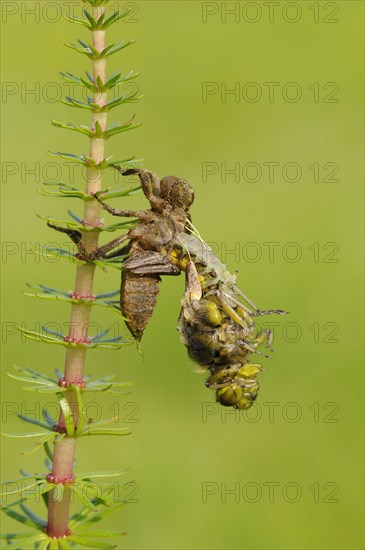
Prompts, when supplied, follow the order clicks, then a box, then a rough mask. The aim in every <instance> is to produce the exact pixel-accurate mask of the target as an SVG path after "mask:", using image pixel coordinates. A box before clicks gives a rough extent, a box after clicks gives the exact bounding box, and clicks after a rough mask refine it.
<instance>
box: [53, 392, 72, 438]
mask: <svg viewBox="0 0 365 550" xmlns="http://www.w3.org/2000/svg"><path fill="white" fill-rule="evenodd" d="M56 395H57V397H58V401H59V404H60V407H61V410H62V413H63V417H64V419H65V425H66V432H67V435H68V437H74V435H75V423H74V420H73V416H72V410H71V407H70V405H69V402H68V401H67V399H66V398H65V397H64V396H63V394H62V393H61V392H60V393H57V394H56Z"/></svg>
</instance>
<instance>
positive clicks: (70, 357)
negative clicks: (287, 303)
mask: <svg viewBox="0 0 365 550" xmlns="http://www.w3.org/2000/svg"><path fill="white" fill-rule="evenodd" d="M92 12H93V17H94V19H99V17H100V16H101V15H102V14H103V13H104V7H94V8H93V9H92ZM92 44H93V46H94V48H96V49H97V50H98V51H99V52H101V51H102V50H103V49H104V48H105V31H103V30H95V31H92ZM93 77H94V83H95V84H96V79H97V77H100V78H101V80H102V81H103V82H105V81H106V59H99V60H93ZM106 95H107V94H106V93H102V94H97V93H96V94H94V98H93V100H94V102H95V103H98V104H99V105H100V106H102V105H105V102H106ZM106 121H107V113H96V112H94V113H93V117H92V128H94V127H95V124H96V122H98V123H99V124H100V126H101V128H102V129H103V131H104V130H105V129H106ZM104 149H105V142H104V140H103V139H95V138H92V139H91V143H90V154H89V156H90V157H91V158H93V159H94V160H95V163H99V162H101V161H102V160H103V158H104ZM101 187H102V171H101V170H98V169H96V168H94V167H89V168H88V170H87V183H86V192H87V193H95V192H97V191H100V190H101ZM84 204H85V205H84V223H85V225H88V226H93V227H98V226H99V224H100V205H99V203H98V201H96V200H95V201H85V203H84ZM98 237H99V232H98V231H86V232H84V233H83V236H82V241H83V244H84V247H85V248H86V249H87V250H88V251H90V252H91V251H92V250H95V249H96V248H97V246H98ZM94 272H95V265H94V264H93V263H86V264H84V265H79V266H77V269H76V282H75V293H77V295H79V296H90V295H91V294H92V289H93V280H94ZM90 309H91V308H90V307H89V306H85V305H78V304H74V305H73V306H72V310H71V321H70V331H69V336H70V339H71V340H72V341H73V340H83V339H86V338H87V335H88V324H89V318H90ZM85 356H86V350H84V349H81V348H77V347H75V348H68V349H67V351H66V360H65V372H64V380H65V382H66V383H67V384H70V383H74V384H78V383H79V382H81V381H82V380H83V376H84V366H85ZM65 397H66V399H67V400H68V402H69V405H70V407H71V410H72V411H73V419H74V424H75V426H77V421H78V418H77V417H78V412H79V411H78V409H77V401H76V392H75V391H72V390H69V391H66V392H65ZM59 425H60V426H61V427H63V426H64V419H63V417H62V414H61V417H60V421H59ZM75 450H76V438H74V437H71V438H70V437H67V436H66V437H65V438H64V439H63V440H62V441H60V442H59V443H56V444H55V448H54V457H53V468H52V475H53V476H54V477H55V478H56V479H57V480H59V481H60V482H62V480H71V479H72V477H73V462H74V456H75ZM55 492H56V489H54V490H53V491H51V493H50V495H49V506H48V524H47V533H48V535H49V536H51V537H55V538H59V537H63V536H65V535H67V534H68V533H69V531H68V522H69V512H70V489H69V488H68V487H65V490H64V495H63V498H62V500H61V501H57V500H55V498H54V497H55Z"/></svg>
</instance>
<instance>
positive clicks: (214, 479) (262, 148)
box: [1, 0, 364, 550]
mask: <svg viewBox="0 0 365 550" xmlns="http://www.w3.org/2000/svg"><path fill="white" fill-rule="evenodd" d="M58 4H59V6H61V7H62V9H63V11H66V10H67V9H68V7H67V6H66V5H64V4H63V2H59V3H58ZM65 4H68V5H70V3H65ZM80 4H81V2H80ZM116 4H117V2H111V6H112V7H115V5H116ZM120 4H121V5H123V3H122V2H121V3H120ZM128 4H130V5H131V6H132V8H133V15H132V16H131V17H130V18H129V20H127V21H126V22H124V23H121V24H119V26H115V27H114V28H113V29H112V30H111V31H110V33H109V39H110V40H111V39H117V38H120V37H122V38H136V39H137V40H138V41H137V44H136V45H135V46H133V47H132V48H130V49H127V50H125V51H123V52H121V53H120V54H117V55H115V56H113V57H112V58H111V60H110V64H109V70H110V72H112V71H114V70H116V69H117V68H121V69H122V71H124V72H126V71H128V70H129V69H131V68H133V69H135V70H139V71H140V72H141V77H140V78H139V79H138V81H136V82H138V86H139V87H140V89H141V91H143V93H145V97H144V98H143V100H142V101H141V102H140V103H139V104H136V105H129V106H125V107H123V108H121V109H119V110H118V111H113V112H112V114H111V117H110V121H114V120H126V119H127V118H129V116H130V115H132V114H133V113H135V114H136V120H137V121H143V126H142V127H141V128H140V129H138V130H135V131H133V132H130V133H127V134H122V135H120V136H119V137H117V138H114V139H113V140H111V141H110V142H107V154H108V155H114V156H115V158H118V159H119V158H126V157H128V156H131V155H133V154H135V155H136V156H137V157H139V158H140V157H143V158H144V159H145V163H144V166H146V167H148V168H150V169H153V170H154V171H156V172H157V173H158V174H159V175H160V176H163V175H167V174H174V175H179V176H183V177H185V178H186V179H188V181H189V182H190V183H191V184H192V186H193V187H194V188H195V190H196V201H195V204H194V206H193V209H192V215H193V221H194V223H195V225H196V226H197V227H198V228H199V231H200V233H201V234H202V236H203V237H204V238H205V239H206V240H207V241H208V242H210V243H213V246H214V247H215V249H216V250H217V252H218V254H219V255H221V257H222V258H223V260H224V261H226V262H227V264H228V266H229V268H230V269H231V270H232V271H233V270H235V269H238V270H239V278H238V280H239V284H240V286H241V288H242V289H243V290H244V291H245V292H247V294H248V295H249V296H250V297H251V298H253V299H254V300H255V301H256V303H258V305H259V306H260V307H261V308H271V307H278V308H285V309H287V310H288V311H290V317H287V318H279V319H276V318H270V319H267V321H279V325H278V326H276V327H275V342H274V344H275V345H274V348H275V353H274V356H273V359H272V361H268V360H264V361H263V364H264V366H265V367H267V370H266V371H265V372H264V373H262V375H261V377H260V383H261V391H260V394H259V398H258V402H257V404H256V405H255V406H254V407H253V408H252V409H251V410H250V411H249V412H248V413H247V414H244V413H242V414H238V413H237V414H236V413H234V412H232V411H229V410H226V409H220V408H218V406H216V405H215V404H214V395H213V392H210V391H208V390H207V389H206V388H205V387H204V380H205V375H204V374H202V373H200V374H198V373H196V372H194V370H196V369H195V366H194V365H193V364H192V363H191V362H190V361H189V359H188V357H187V353H186V350H185V349H184V347H183V346H182V345H181V344H180V342H179V337H178V334H177V332H176V324H177V317H178V313H179V305H180V299H181V296H182V292H183V277H180V278H171V279H165V280H164V281H163V284H162V285H161V294H160V297H159V302H158V307H157V309H156V312H155V314H154V317H153V319H152V321H151V323H150V326H149V327H148V329H147V331H146V333H145V336H144V338H143V356H144V357H143V358H142V357H141V355H140V354H139V353H138V352H137V350H136V349H135V347H134V346H130V347H127V348H125V349H122V350H121V351H118V352H112V351H105V352H102V353H98V352H90V354H89V355H88V362H87V372H88V373H91V374H92V375H93V376H95V377H99V376H101V375H103V374H109V373H117V376H118V378H119V379H122V380H135V381H136V384H135V386H134V388H133V391H132V394H131V395H130V396H128V397H127V398H126V399H124V400H119V401H118V400H117V399H116V398H115V397H111V398H110V397H109V398H108V397H107V396H103V398H100V397H99V396H97V397H96V398H95V401H94V405H90V410H89V413H90V416H95V415H102V416H103V417H104V418H107V417H110V416H111V415H112V414H114V413H115V412H116V411H119V414H120V417H121V419H122V420H124V421H125V423H126V424H128V425H130V426H131V427H132V428H133V435H132V436H129V437H128V438H121V439H120V440H118V441H117V440H116V439H112V438H107V437H105V438H103V439H98V440H97V439H91V438H90V440H85V441H81V442H80V443H79V445H78V451H77V468H78V469H79V470H81V471H87V470H98V469H103V468H104V469H108V470H112V469H118V468H124V467H128V468H129V469H130V470H129V472H128V474H127V475H126V479H129V480H134V484H133V485H131V486H129V488H125V489H123V490H122V494H121V496H122V497H127V496H129V497H130V498H131V495H132V492H134V493H135V494H134V495H133V500H134V501H133V502H130V503H129V505H128V506H127V507H126V508H125V509H124V510H122V511H121V512H120V513H119V514H118V515H117V516H113V517H111V518H109V519H108V520H107V521H105V523H104V527H110V528H120V527H122V528H123V529H126V530H127V531H128V535H127V537H126V538H124V539H123V540H122V541H121V543H120V546H119V547H120V548H128V549H131V550H134V549H165V548H166V549H167V548H169V549H178V548H179V549H181V548H186V549H197V548H199V549H217V548H221V549H227V550H228V549H241V548H247V549H274V548H275V549H292V548H295V549H327V548H331V549H345V548H346V549H349V548H351V549H360V548H363V547H364V546H363V538H362V522H363V509H362V506H363V504H362V503H363V500H362V496H363V495H362V493H363V468H362V465H363V446H362V444H363V362H362V359H363V357H362V349H363V317H362V311H361V307H362V306H361V304H362V298H363V296H362V275H363V273H362V255H363V243H362V208H363V206H362V204H363V200H362V194H363V184H362V180H363V173H362V155H363V88H362V78H361V77H362V73H363V53H362V52H363V49H362V48H363V15H364V14H363V11H364V5H363V3H362V2H357V1H354V2H352V1H345V2H344V1H340V2H329V3H326V2H314V3H311V2H307V1H302V2H295V3H288V2H280V3H279V5H278V6H276V7H275V6H274V7H272V8H270V10H269V7H268V4H274V3H265V2H264V3H262V2H251V3H247V2H203V3H201V2H196V1H194V2H190V1H182V2H180V1H174V2H166V1H165V2H155V1H152V0H151V1H143V2H138V3H134V2H129V3H128ZM55 5H56V6H55ZM9 6H10V7H9ZM37 6H38V7H37ZM237 6H238V8H237ZM71 8H72V9H75V14H76V13H77V12H78V11H79V10H78V8H77V2H76V3H73V4H71ZM225 8H226V9H232V8H234V9H235V10H238V11H235V13H234V14H233V15H232V14H231V15H229V14H228V13H225V12H224V9H225ZM274 8H275V11H274V12H272V11H271V9H274ZM29 10H35V15H32V14H30V13H29ZM2 23H3V24H2V27H3V29H2V30H3V46H4V48H3V53H2V67H3V75H2V77H3V82H4V84H3V92H4V93H3V103H2V115H3V128H2V172H3V174H2V238H3V248H2V264H3V265H2V269H3V279H2V281H3V287H2V296H3V301H2V329H3V330H2V332H3V334H2V343H3V346H2V350H3V356H2V370H1V376H2V392H3V393H2V400H3V411H2V412H3V414H2V419H3V430H4V431H7V432H9V431H10V432H11V431H22V430H27V427H26V426H24V425H22V424H21V423H20V422H19V421H18V420H17V419H16V417H15V414H14V413H15V409H16V407H19V410H21V411H22V412H25V411H26V409H28V412H29V411H30V410H32V409H36V410H40V409H41V408H42V407H43V406H45V405H47V404H49V402H50V399H48V398H47V397H45V398H42V396H38V395H37V394H33V393H27V392H24V391H20V390H19V386H18V384H17V383H16V382H15V381H12V380H10V379H8V378H7V376H6V371H7V370H9V369H10V367H11V365H12V364H13V363H16V364H18V365H29V366H31V367H33V368H35V369H38V370H40V371H43V372H46V373H51V372H52V371H53V369H54V368H55V367H58V368H60V369H62V367H63V361H64V351H63V349H61V348H58V347H55V349H53V348H50V347H47V346H45V345H40V344H35V343H31V342H26V343H24V342H22V340H21V338H20V336H19V334H16V333H15V330H14V326H15V324H16V323H18V324H19V323H24V325H25V326H26V327H27V328H29V329H31V330H32V329H34V328H37V325H38V326H39V325H40V324H44V323H51V322H53V323H58V324H59V325H61V326H62V324H63V323H67V321H68V319H69V308H68V307H67V306H66V305H62V304H58V305H56V304H52V303H49V302H46V301H35V300H34V299H31V298H27V297H25V296H24V295H22V291H23V290H24V287H25V282H31V283H38V282H42V283H45V284H48V285H50V286H54V287H56V288H64V289H67V290H68V289H71V288H72V287H73V281H74V268H73V266H72V265H69V264H68V263H67V262H56V263H51V262H46V261H44V260H42V259H39V258H36V257H35V256H34V254H32V253H31V252H30V250H31V249H30V247H31V243H45V242H46V243H47V242H50V241H52V242H54V241H55V240H57V239H58V236H57V237H56V236H55V234H53V233H51V232H50V230H49V229H47V227H46V226H45V224H44V223H43V222H42V221H41V220H39V219H38V218H36V217H35V215H34V214H35V213H40V214H48V215H49V214H54V215H55V216H59V217H64V216H65V215H66V211H67V209H68V208H71V209H73V211H75V212H76V213H79V214H80V213H81V203H80V204H79V203H72V202H71V201H67V200H64V201H62V200H61V199H60V200H58V201H54V200H51V199H47V198H43V197H41V196H40V195H39V194H37V190H38V189H39V188H40V187H41V182H42V181H44V180H47V178H48V180H53V181H54V180H55V179H57V178H58V180H59V181H64V182H67V181H69V174H68V170H69V167H68V166H66V165H64V164H62V163H61V164H60V171H59V173H58V171H57V169H56V168H55V161H54V159H52V158H51V157H49V156H48V155H47V151H48V150H52V151H56V150H59V151H69V152H74V153H78V154H80V153H83V152H87V147H88V145H87V141H86V138H85V140H83V138H82V137H81V136H79V135H78V134H75V135H74V134H72V133H68V132H63V131H62V132H61V131H59V130H57V129H55V128H53V127H51V126H50V124H49V120H50V119H56V120H62V121H65V122H67V121H72V122H74V123H75V122H79V123H84V124H89V117H88V113H87V112H86V111H85V112H78V111H76V110H71V109H69V108H67V107H65V106H64V105H62V104H60V103H56V102H54V101H53V100H52V98H54V97H55V96H57V95H60V94H61V91H66V93H68V89H66V88H65V86H64V85H63V84H62V82H61V81H60V79H59V78H58V76H57V72H58V71H59V70H69V71H71V72H73V73H74V74H81V73H82V72H83V71H84V70H85V69H87V68H88V67H89V64H88V60H87V58H84V57H82V56H78V55H77V54H75V53H74V52H72V51H71V50H68V49H66V48H63V47H62V45H61V43H62V42H64V41H73V40H74V39H75V38H76V37H80V38H83V39H84V40H85V39H86V40H88V36H87V32H86V30H85V32H84V30H83V29H82V28H81V27H78V26H76V25H71V24H70V23H68V22H67V21H64V20H62V19H60V17H59V10H58V8H57V3H55V2H15V3H14V2H3V3H2ZM52 83H53V84H52ZM207 83H208V84H207ZM248 83H251V84H250V85H249V86H247V84H248ZM264 83H266V84H264ZM269 83H271V84H269ZM288 83H292V84H289V85H288ZM293 83H294V84H293ZM224 86H226V89H235V90H238V93H239V94H240V95H239V97H238V96H234V95H232V94H231V95H227V96H225V94H224V90H225V88H224ZM27 90H28V91H29V90H35V94H33V95H32V94H29V93H28V94H26V91H27ZM204 90H205V91H207V90H208V92H209V94H208V95H205V96H204V94H203V92H204ZM270 90H271V91H272V93H274V96H270V95H269V91H270ZM260 93H261V97H260ZM296 94H299V95H300V94H301V97H299V95H298V97H296ZM256 99H257V100H256ZM294 99H297V101H294ZM254 100H256V101H254ZM37 163H38V165H37ZM250 163H251V164H250ZM268 163H276V164H270V165H269V164H268ZM287 163H295V164H290V165H289V166H288V165H287ZM328 163H329V164H328ZM270 166H271V167H272V169H273V168H275V172H274V175H272V173H271V175H270V173H269V168H270ZM232 168H235V169H236V170H239V172H238V173H236V174H235V175H232V174H229V173H225V169H227V170H230V169H232ZM32 169H33V170H35V173H33V174H32V173H29V172H27V171H28V170H32ZM260 170H261V172H260ZM297 174H298V177H296V175H297ZM113 178H114V175H113V174H112V173H107V174H105V186H108V185H113V186H118V185H119V184H117V183H115V182H114V179H113ZM270 180H271V181H270ZM295 180H297V181H295ZM72 183H73V184H75V185H77V186H80V187H81V188H82V187H83V186H84V181H83V177H82V173H81V171H80V170H79V169H78V168H77V169H75V173H74V178H73V181H72ZM113 205H115V206H117V207H118V206H119V207H122V208H123V207H124V208H135V207H138V208H144V207H145V205H146V202H145V200H144V198H143V197H141V196H140V197H134V198H129V199H124V200H123V199H117V200H114V201H113ZM109 219H111V218H109ZM106 238H107V237H106ZM270 243H271V244H270ZM288 243H295V244H288ZM270 250H271V251H273V252H272V254H273V255H271V256H270V255H269V251H270ZM229 251H231V253H229ZM232 251H234V252H232ZM118 285H119V273H118V272H117V271H110V272H109V273H102V272H100V271H98V273H97V279H96V290H97V291H99V292H100V291H108V290H113V289H116V288H118ZM93 320H94V321H95V322H97V323H98V324H100V325H102V326H103V327H105V326H108V325H112V326H113V329H114V330H116V328H117V327H118V325H119V321H118V320H117V318H116V317H113V315H112V313H110V312H104V311H99V310H98V309H96V308H95V309H94V310H93ZM119 330H124V329H123V327H119ZM89 401H92V398H89ZM13 403H17V405H14V406H13ZM93 407H94V408H93ZM49 411H50V412H52V409H51V406H50V405H49ZM23 449H24V443H23V442H21V441H20V442H18V441H16V440H3V442H2V478H3V479H5V480H7V479H12V478H16V477H18V472H17V469H18V468H23V469H25V470H27V471H42V470H43V463H42V460H43V458H42V456H41V453H39V454H38V455H31V456H30V457H26V456H24V455H21V454H20V453H21V451H22V450H23ZM232 490H234V494H232ZM230 491H231V492H230ZM34 508H35V509H36V510H37V511H38V512H39V513H40V514H44V510H42V506H41V504H37V505H35V507H34ZM2 527H3V531H8V530H12V529H17V528H18V525H17V524H15V523H14V522H13V521H12V520H10V519H8V518H6V519H3V520H2Z"/></svg>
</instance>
